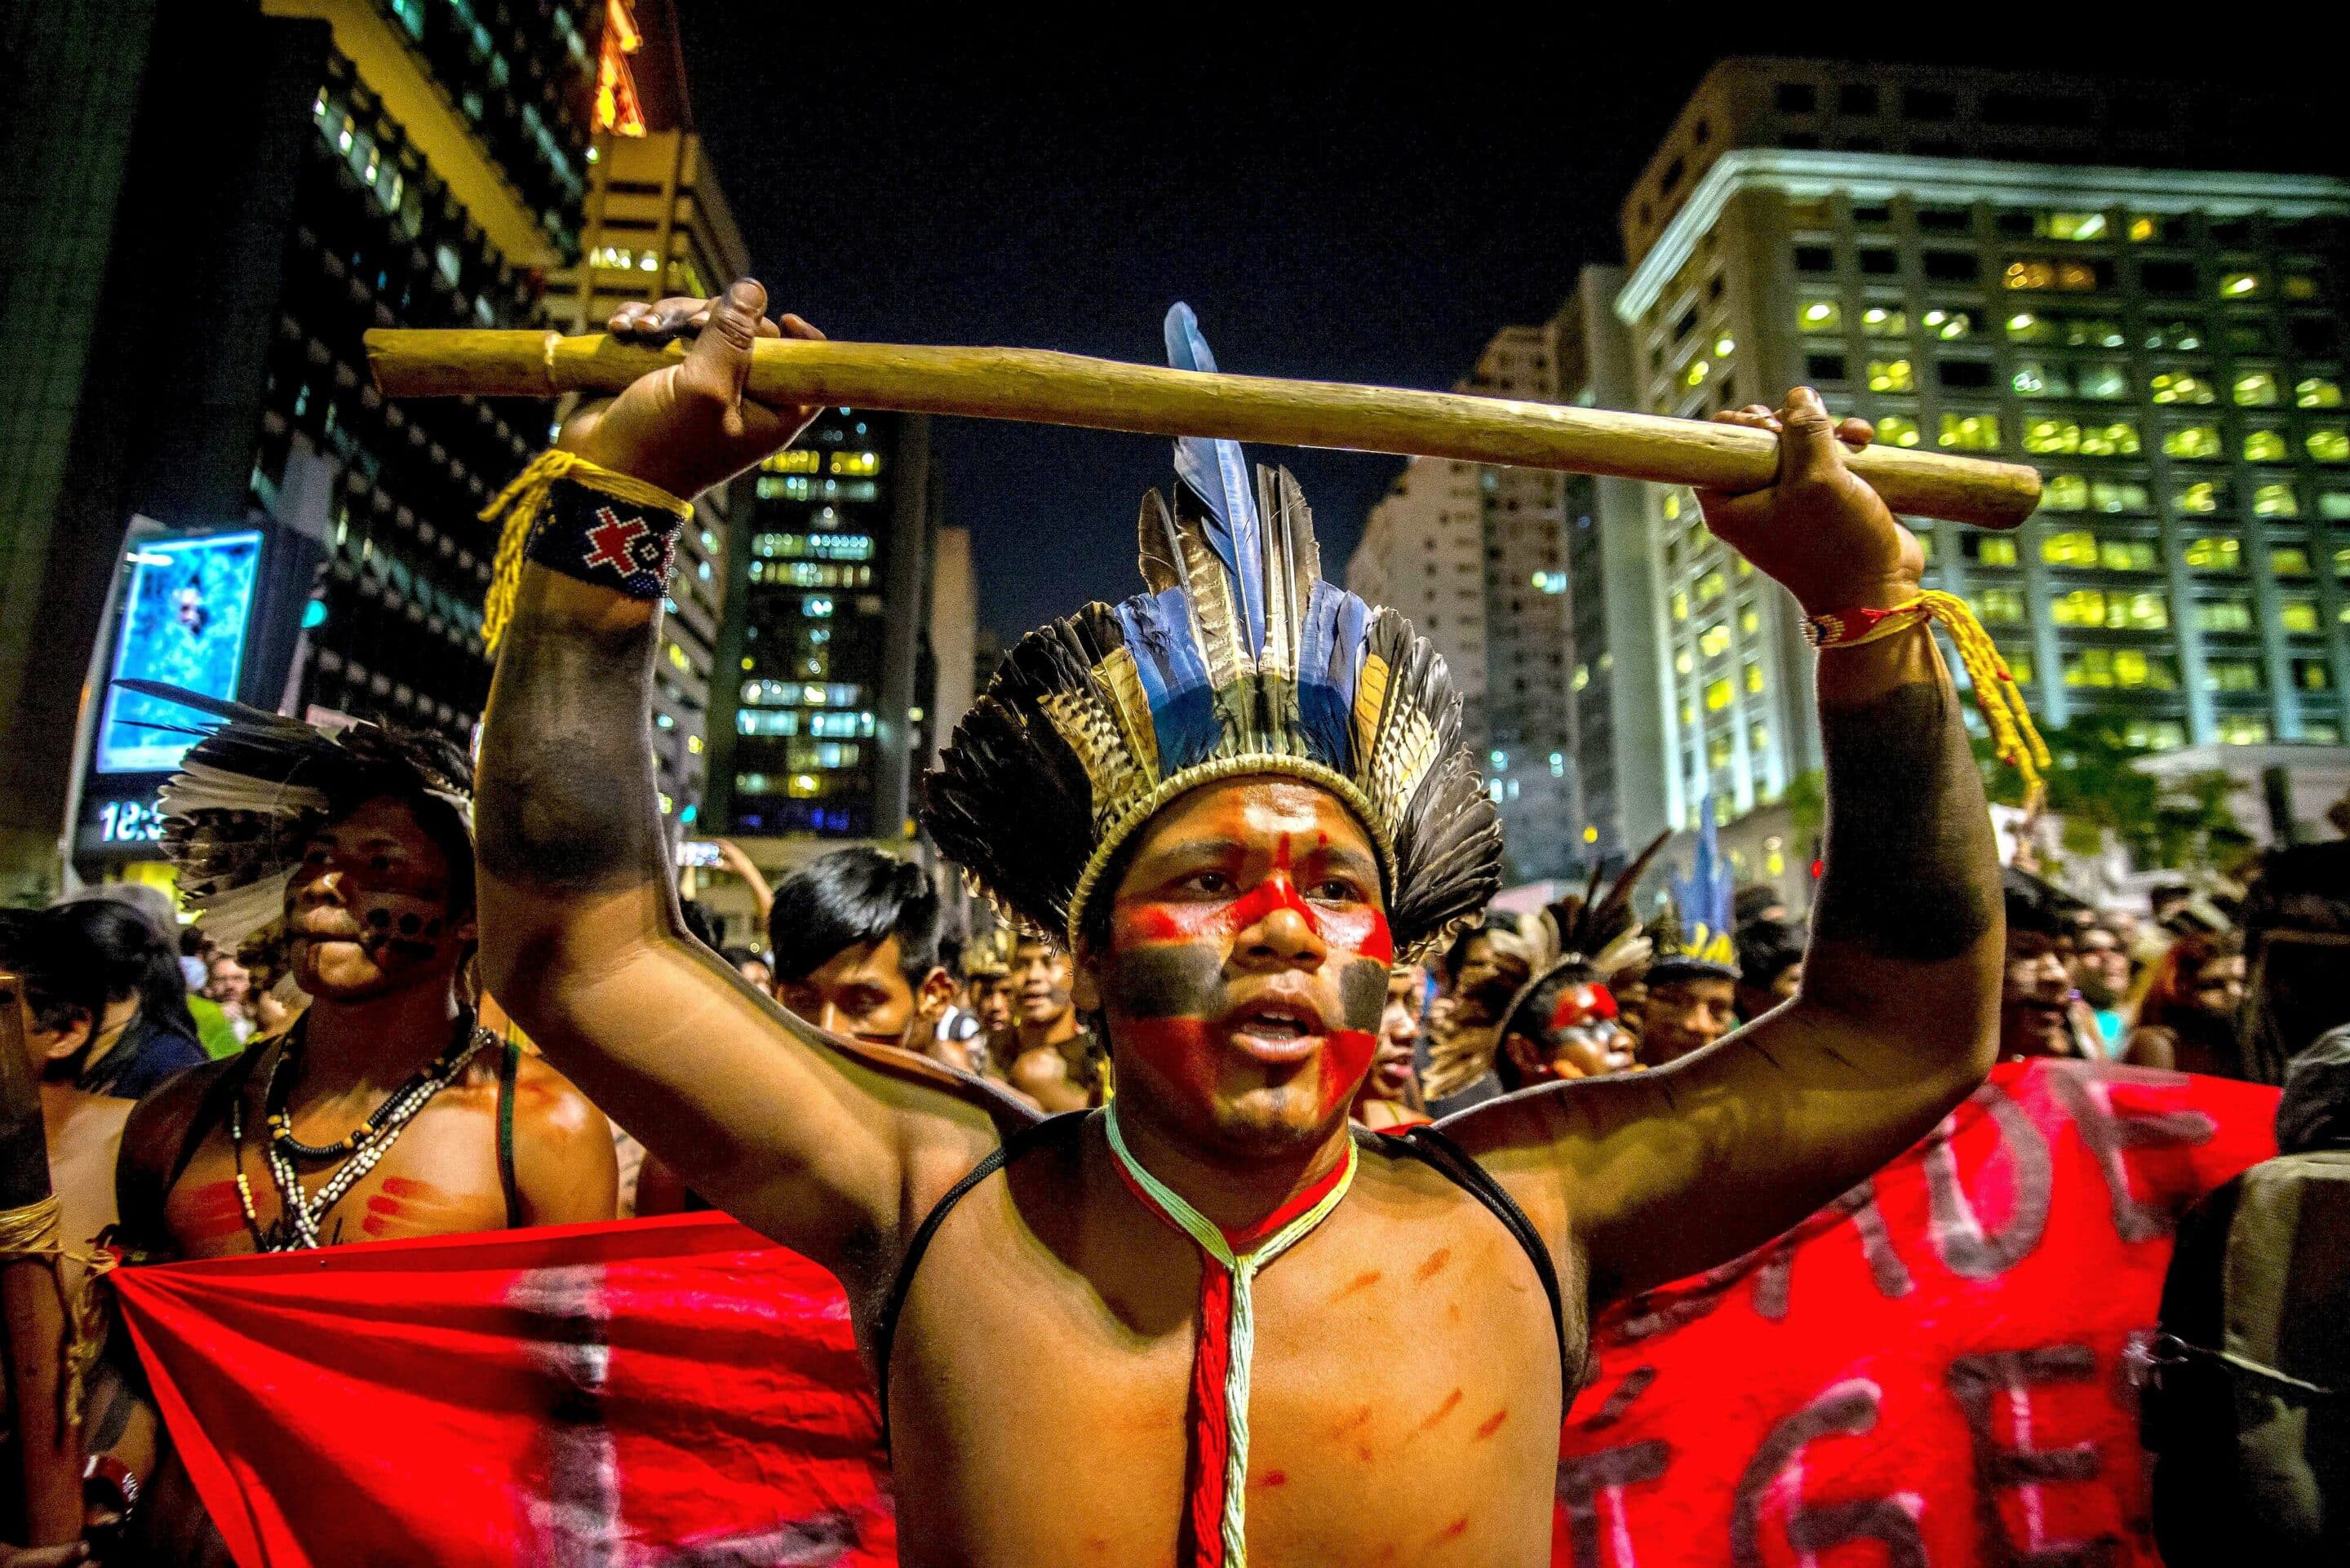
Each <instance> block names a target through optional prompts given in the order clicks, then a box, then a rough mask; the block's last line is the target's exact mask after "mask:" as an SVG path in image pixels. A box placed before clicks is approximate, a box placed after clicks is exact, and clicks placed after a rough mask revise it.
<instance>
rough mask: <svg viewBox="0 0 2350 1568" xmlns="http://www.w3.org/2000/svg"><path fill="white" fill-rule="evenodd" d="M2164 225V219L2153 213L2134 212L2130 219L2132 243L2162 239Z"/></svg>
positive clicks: (2144, 242)
mask: <svg viewBox="0 0 2350 1568" xmlns="http://www.w3.org/2000/svg"><path fill="white" fill-rule="evenodd" d="M2162 226H2163V220H2162V219H2160V218H2158V217H2157V216H2156V215H2155V214H2153V213H2131V214H2130V219H2129V237H2130V243H2131V244H2141V245H2142V244H2147V242H2149V241H2158V240H2160V239H2161V238H2162Z"/></svg>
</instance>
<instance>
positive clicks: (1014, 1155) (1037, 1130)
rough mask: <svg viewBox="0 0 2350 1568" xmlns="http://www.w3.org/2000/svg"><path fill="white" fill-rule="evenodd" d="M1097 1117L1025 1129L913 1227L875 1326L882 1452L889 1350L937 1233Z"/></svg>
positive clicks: (1065, 1116)
mask: <svg viewBox="0 0 2350 1568" xmlns="http://www.w3.org/2000/svg"><path fill="white" fill-rule="evenodd" d="M1092 1114H1093V1113H1092V1112H1091V1111H1063V1112H1062V1113H1061V1114H1060V1115H1058V1116H1046V1117H1045V1119H1044V1120H1043V1121H1040V1122H1032V1123H1031V1124H1029V1125H1028V1126H1027V1127H1022V1128H1021V1129H1020V1130H1019V1131H1018V1132H1015V1133H1014V1134H1013V1135H1012V1136H1011V1137H1008V1138H1005V1139H1004V1140H1003V1142H1002V1143H999V1144H997V1145H996V1146H995V1147H993V1148H992V1149H990V1150H989V1151H988V1154H987V1158H985V1159H983V1160H981V1161H980V1162H979V1163H978V1164H977V1165H974V1166H972V1168H971V1169H970V1170H969V1171H968V1172H966V1173H965V1174H964V1176H963V1179H962V1180H961V1181H958V1182H956V1183H955V1184H954V1185H953V1186H952V1187H950V1188H948V1189H947V1190H946V1195H945V1196H944V1197H942V1198H941V1199H939V1200H938V1201H937V1202H936V1203H934V1204H932V1205H931V1211H930V1212H929V1213H928V1214H925V1215H923V1216H922V1222H921V1223H920V1225H917V1226H916V1227H914V1236H913V1240H912V1241H909V1242H907V1243H906V1255H905V1257H903V1258H902V1259H900V1260H899V1262H898V1273H897V1276H896V1277H895V1278H894V1279H892V1280H891V1281H890V1282H889V1295H888V1296H887V1297H885V1298H883V1300H882V1303H881V1315H880V1317H879V1318H878V1319H877V1320H875V1322H874V1324H873V1381H874V1386H875V1388H876V1391H877V1392H878V1393H879V1397H880V1400H881V1451H882V1452H884V1453H887V1452H889V1347H890V1346H891V1345H893V1344H894V1343H895V1342H896V1340H897V1338H898V1314H899V1313H900V1312H902V1311H904V1310H905V1306H906V1293H907V1292H908V1291H909V1290H910V1289H912V1288H913V1283H914V1271H915V1270H916V1269H917V1268H919V1267H920V1266H921V1262H922V1254H923V1253H924V1252H927V1251H930V1248H931V1237H932V1236H934V1235H936V1234H938V1229H939V1223H940V1221H941V1220H944V1219H945V1218H946V1217H947V1211H948V1210H951V1209H952V1208H953V1207H954V1206H955V1205H956V1204H958V1203H960V1202H962V1199H963V1195H964V1194H965V1193H967V1192H969V1191H970V1190H971V1189H972V1188H974V1187H977V1186H978V1185H979V1184H980V1183H981V1182H983V1181H985V1180H986V1179H988V1178H989V1177H991V1176H993V1175H994V1174H995V1173H996V1172H997V1171H999V1170H1002V1169H1003V1168H1004V1167H1005V1166H1007V1165H1010V1164H1011V1163H1012V1162H1013V1161H1014V1160H1015V1159H1018V1158H1020V1157H1021V1156H1022V1155H1024V1154H1026V1153H1027V1152H1028V1151H1029V1150H1030V1149H1032V1148H1035V1147H1037V1146H1039V1145H1040V1144H1045V1143H1048V1142H1051V1141H1053V1140H1054V1139H1055V1138H1066V1137H1072V1136H1074V1135H1075V1134H1076V1131H1077V1129H1078V1128H1080V1127H1083V1126H1084V1125H1085V1120H1086V1118H1087V1116H1091V1115H1092Z"/></svg>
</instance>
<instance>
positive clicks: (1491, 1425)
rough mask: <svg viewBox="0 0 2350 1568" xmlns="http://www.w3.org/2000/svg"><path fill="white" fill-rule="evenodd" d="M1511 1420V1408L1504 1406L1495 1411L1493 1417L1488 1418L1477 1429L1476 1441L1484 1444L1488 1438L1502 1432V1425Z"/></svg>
mask: <svg viewBox="0 0 2350 1568" xmlns="http://www.w3.org/2000/svg"><path fill="white" fill-rule="evenodd" d="M1509 1418H1510V1407H1508V1406H1506V1405H1504V1406H1503V1407H1501V1408H1500V1409H1498V1410H1496V1411H1494V1412H1493V1413H1492V1415H1490V1416H1488V1417H1485V1419H1484V1420H1483V1421H1482V1423H1480V1424H1479V1426H1478V1428H1477V1439H1476V1440H1477V1441H1479V1442H1481V1443H1482V1442H1483V1441H1484V1440H1485V1439H1486V1438H1490V1437H1492V1435H1493V1434H1494V1433H1496V1432H1498V1431H1500V1430H1501V1429H1502V1423H1503V1422H1504V1421H1506V1420H1508V1419H1509Z"/></svg>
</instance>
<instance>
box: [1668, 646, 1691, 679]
mask: <svg viewBox="0 0 2350 1568" xmlns="http://www.w3.org/2000/svg"><path fill="white" fill-rule="evenodd" d="M1696 668H1697V655H1695V654H1693V653H1691V652H1690V650H1689V649H1686V648H1684V649H1681V650H1680V651H1679V653H1676V654H1674V655H1673V672H1674V673H1675V674H1677V675H1687V674H1689V673H1690V671H1692V670H1695V669H1696Z"/></svg>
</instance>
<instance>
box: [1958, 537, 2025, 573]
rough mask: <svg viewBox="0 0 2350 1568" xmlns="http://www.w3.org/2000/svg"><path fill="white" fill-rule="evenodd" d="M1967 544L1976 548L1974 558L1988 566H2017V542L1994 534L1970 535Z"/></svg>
mask: <svg viewBox="0 0 2350 1568" xmlns="http://www.w3.org/2000/svg"><path fill="white" fill-rule="evenodd" d="M1967 542H1968V543H1969V544H1970V545H1973V546H1974V558H1975V560H1976V561H1977V562H1978V563H1980V564H1981V565H1982V566H2013V565H2015V541H2014V540H2013V539H2012V538H2008V537H2004V536H2002V535H1993V534H1970V535H1967Z"/></svg>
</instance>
